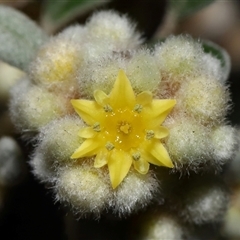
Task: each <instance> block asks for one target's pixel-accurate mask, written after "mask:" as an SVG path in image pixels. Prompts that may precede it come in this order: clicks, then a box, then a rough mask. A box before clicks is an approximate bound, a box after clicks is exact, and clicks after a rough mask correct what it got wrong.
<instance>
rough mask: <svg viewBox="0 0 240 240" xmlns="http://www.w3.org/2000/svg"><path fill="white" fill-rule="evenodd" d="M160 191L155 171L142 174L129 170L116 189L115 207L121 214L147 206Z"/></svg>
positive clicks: (115, 210)
mask: <svg viewBox="0 0 240 240" xmlns="http://www.w3.org/2000/svg"><path fill="white" fill-rule="evenodd" d="M158 191H159V183H158V181H157V179H156V178H155V176H154V175H153V173H151V172H149V173H148V174H146V175H142V174H139V173H137V172H136V171H134V172H129V173H128V175H127V177H126V178H125V179H124V182H123V183H122V184H121V185H120V186H119V187H118V188H117V189H116V190H115V191H114V200H113V208H114V212H116V213H118V214H119V215H120V216H122V215H123V216H124V215H128V214H130V213H132V212H133V211H137V210H139V209H142V208H144V207H145V206H147V205H148V204H149V203H150V202H151V201H152V200H153V198H154V197H155V195H156V194H157V193H158Z"/></svg>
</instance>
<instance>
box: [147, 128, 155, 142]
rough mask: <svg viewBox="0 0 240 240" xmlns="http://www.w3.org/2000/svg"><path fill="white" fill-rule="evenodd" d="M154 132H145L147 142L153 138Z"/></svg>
mask: <svg viewBox="0 0 240 240" xmlns="http://www.w3.org/2000/svg"><path fill="white" fill-rule="evenodd" d="M154 135H155V134H154V131H153V130H147V133H146V139H147V140H151V139H152V138H154Z"/></svg>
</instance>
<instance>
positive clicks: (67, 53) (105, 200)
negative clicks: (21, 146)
mask: <svg viewBox="0 0 240 240" xmlns="http://www.w3.org/2000/svg"><path fill="white" fill-rule="evenodd" d="M141 43H142V40H141V37H140V34H139V33H137V32H136V30H135V27H134V25H133V24H132V23H131V22H130V20H129V19H128V18H127V17H125V16H120V15H118V14H117V13H115V12H112V11H102V12H98V13H96V14H94V15H93V16H92V18H90V20H89V21H88V22H87V23H86V25H85V26H78V25H76V26H73V27H70V28H68V29H66V30H64V31H63V32H62V33H59V34H58V35H57V36H55V37H52V38H51V39H50V40H49V42H47V43H45V44H44V45H43V46H42V48H41V49H40V50H39V52H38V54H37V56H36V59H35V60H34V61H32V63H31V64H30V66H29V69H28V73H27V74H28V75H27V77H26V78H24V79H23V80H22V81H21V83H19V84H18V85H16V86H15V88H14V89H13V90H12V100H11V106H10V109H11V115H12V119H13V122H14V123H15V125H16V126H17V128H18V130H20V131H21V132H22V133H24V134H25V136H26V137H31V135H30V134H29V133H33V132H34V133H35V134H36V135H35V139H37V145H36V149H35V152H34V153H33V156H32V160H31V165H32V167H33V172H34V174H35V175H36V176H37V177H38V178H39V179H40V180H41V181H43V182H46V183H51V184H52V186H53V189H54V192H55V194H56V199H57V200H59V201H60V202H63V203H64V204H65V203H67V204H68V205H70V206H71V207H72V208H73V209H74V211H75V212H78V213H81V214H87V213H93V214H95V215H97V216H99V215H100V214H101V213H102V212H103V211H105V210H108V209H109V208H110V209H112V211H113V212H115V213H117V214H119V215H125V214H129V213H131V212H133V211H136V210H139V209H141V208H143V207H145V206H147V205H148V204H150V203H151V202H152V200H156V199H157V200H158V201H160V199H161V198H164V196H162V195H160V193H159V192H160V187H159V185H160V183H159V180H158V179H157V178H156V177H155V174H154V171H155V170H156V167H151V168H152V169H151V170H150V171H149V172H148V173H147V174H146V175H143V174H140V173H138V172H137V171H136V170H135V169H134V168H133V167H131V168H130V169H129V173H128V175H127V176H126V178H125V179H124V180H123V182H122V183H121V184H120V185H119V187H117V188H116V189H112V187H111V183H110V180H109V171H108V169H107V167H105V166H104V167H101V168H94V166H93V164H94V156H92V155H86V156H84V157H81V158H79V159H71V155H72V154H73V152H74V151H75V150H76V149H77V148H78V147H79V146H81V144H83V142H84V140H85V139H84V138H83V137H80V136H79V135H78V134H79V131H80V130H81V129H83V128H85V127H86V126H87V124H86V122H84V121H83V120H82V119H80V118H79V116H77V115H76V113H75V111H74V109H73V107H72V105H71V103H70V101H71V100H72V99H88V100H94V97H95V95H94V94H95V93H96V90H101V91H102V92H104V93H106V94H109V93H110V92H111V89H112V88H113V84H114V82H115V80H116V78H117V76H118V72H119V70H120V69H121V70H123V71H124V72H125V74H126V76H127V77H128V79H129V81H130V83H131V86H132V89H133V91H134V93H135V95H138V94H139V93H141V92H145V91H147V94H146V93H145V95H146V96H153V99H163V100H164V99H174V100H176V106H175V107H174V108H173V110H172V111H171V112H170V113H169V115H168V117H167V119H166V120H165V121H164V122H163V126H164V127H166V128H167V129H168V131H169V134H168V136H167V137H165V138H163V140H162V143H163V145H164V147H165V148H166V151H167V152H168V154H169V156H170V158H171V160H172V162H173V165H174V167H175V169H176V170H177V171H180V172H181V171H182V170H183V169H184V170H185V169H189V170H194V171H196V172H197V171H200V170H201V169H204V170H206V169H209V168H211V169H214V170H219V169H221V167H222V165H223V164H225V163H226V162H227V160H228V159H230V158H231V156H232V154H233V153H234V149H235V144H236V139H235V129H234V128H233V127H231V126H229V125H227V123H226V115H227V113H228V109H229V108H230V99H229V93H228V87H227V85H226V76H225V75H223V68H222V66H221V61H220V60H218V59H217V58H215V57H214V56H212V55H211V54H208V53H205V52H204V50H203V48H202V44H201V42H197V41H194V40H193V39H192V38H190V37H188V36H178V37H175V36H171V37H169V38H168V39H166V40H165V41H164V42H163V43H161V44H158V45H157V46H156V47H155V48H154V49H153V50H149V49H147V48H143V47H141ZM220 50H221V49H220ZM221 51H222V50H221ZM224 54H225V52H224ZM224 56H225V61H228V57H227V55H226V54H225V55H224ZM227 64H228V63H226V65H227ZM224 71H225V72H228V71H229V69H225V70H224ZM224 74H225V73H224ZM102 92H101V94H103V93H102ZM149 92H150V93H149ZM101 96H103V95H101ZM140 107H141V106H140ZM108 110H109V109H108ZM110 110H111V109H110ZM110 110H109V111H110ZM138 110H139V111H141V108H138V109H137V110H136V111H138ZM96 114H97V113H96ZM110 124H111V123H110ZM124 126H125V127H126V126H127V125H126V124H125V125H124ZM164 129H165V128H164ZM130 130H131V129H130ZM130 130H129V131H130ZM94 131H96V132H97V131H99V129H97V128H96V129H94ZM124 131H126V132H127V133H128V129H126V128H125V129H124ZM159 141H160V140H159ZM106 148H107V147H106ZM134 157H135V158H137V155H134ZM148 157H149V156H148ZM117 160H119V159H117ZM196 190H198V189H196ZM213 192H214V194H215V193H217V194H218V195H219V196H220V195H221V190H219V191H218V189H215V190H214V191H213ZM208 194H209V193H208V192H204V189H203V192H202V199H198V202H196V203H195V204H198V206H195V205H194V203H191V204H192V205H191V204H190V205H189V206H188V205H187V204H186V206H185V207H184V209H185V210H184V216H186V217H187V218H189V219H192V221H194V222H198V220H196V218H195V216H194V214H195V212H194V211H196V212H198V211H197V210H196V209H197V208H199V206H202V205H203V206H204V201H205V200H204V199H207V198H211V197H214V196H213V195H211V194H210V195H208ZM219 202H220V203H222V205H224V204H225V203H226V201H225V195H224V194H222V197H219ZM192 208H193V210H192ZM195 208H196V209H195ZM203 210H204V211H205V212H206V211H207V210H206V209H203ZM211 216H215V217H218V216H219V215H211ZM165 218H166V217H164V219H165ZM213 218H214V217H213ZM166 219H167V220H164V224H166V227H167V228H168V229H175V230H174V231H173V232H172V234H173V235H172V236H181V234H182V229H181V227H179V226H178V224H177V223H176V222H175V220H174V221H172V218H171V217H170V218H166ZM202 219H203V220H202V221H204V220H205V219H210V217H209V216H206V214H205V215H204V216H203V217H202ZM210 220H211V219H210ZM199 221H200V220H199ZM164 224H163V223H162V220H161V219H160V220H159V221H158V222H157V223H156V229H160V230H159V231H164V228H165V227H163V226H165V225H164ZM151 231H153V232H154V231H155V230H151ZM153 232H152V233H151V234H154V233H153ZM151 234H150V235H151ZM174 234H175V235H174ZM151 236H152V235H151ZM166 236H169V235H166ZM155 238H156V239H160V238H157V237H155Z"/></svg>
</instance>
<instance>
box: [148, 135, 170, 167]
mask: <svg viewBox="0 0 240 240" xmlns="http://www.w3.org/2000/svg"><path fill="white" fill-rule="evenodd" d="M148 152H149V153H151V154H152V156H153V157H155V158H156V159H157V160H158V161H159V162H160V163H161V164H162V165H163V166H166V167H169V168H173V167H174V165H173V163H172V160H171V159H170V157H169V154H168V152H167V150H166V149H165V147H164V146H163V145H162V143H161V142H160V141H159V140H153V141H152V143H151V144H150V145H149V148H148ZM148 161H149V160H148ZM149 162H150V161H149Z"/></svg>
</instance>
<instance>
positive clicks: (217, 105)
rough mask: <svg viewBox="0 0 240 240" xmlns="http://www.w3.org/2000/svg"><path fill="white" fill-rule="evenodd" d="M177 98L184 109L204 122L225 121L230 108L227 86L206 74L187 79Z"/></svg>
mask: <svg viewBox="0 0 240 240" xmlns="http://www.w3.org/2000/svg"><path fill="white" fill-rule="evenodd" d="M177 99H179V105H181V108H182V109H184V110H185V111H187V113H188V114H189V115H191V116H192V117H194V118H196V119H198V120H199V121H200V122H202V123H208V124H211V121H212V122H213V123H214V124H216V122H221V121H223V120H224V118H225V116H226V113H227V110H228V108H229V107H228V102H229V95H228V92H227V90H226V89H225V87H223V86H222V84H221V83H220V82H219V81H217V80H215V79H211V78H207V77H204V76H198V77H195V78H190V79H189V80H188V81H186V82H185V83H184V84H183V85H182V87H181V90H180V91H179V93H178V95H177Z"/></svg>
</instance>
